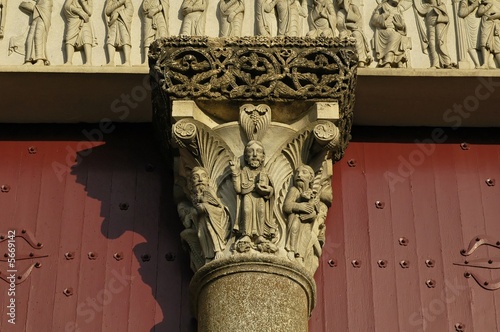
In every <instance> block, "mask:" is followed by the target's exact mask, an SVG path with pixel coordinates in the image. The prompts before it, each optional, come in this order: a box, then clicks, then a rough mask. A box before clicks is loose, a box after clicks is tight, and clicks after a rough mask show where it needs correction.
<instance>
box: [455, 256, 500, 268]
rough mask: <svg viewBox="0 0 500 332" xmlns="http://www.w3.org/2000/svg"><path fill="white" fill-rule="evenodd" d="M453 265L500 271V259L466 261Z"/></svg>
mask: <svg viewBox="0 0 500 332" xmlns="http://www.w3.org/2000/svg"><path fill="white" fill-rule="evenodd" d="M453 265H460V266H470V267H479V268H481V269H492V270H493V269H500V257H493V258H490V259H485V258H480V259H474V260H466V261H463V262H458V263H453Z"/></svg>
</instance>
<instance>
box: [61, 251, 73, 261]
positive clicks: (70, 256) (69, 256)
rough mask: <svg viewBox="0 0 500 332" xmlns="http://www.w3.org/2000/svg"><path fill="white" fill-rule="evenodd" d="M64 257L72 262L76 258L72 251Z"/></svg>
mask: <svg viewBox="0 0 500 332" xmlns="http://www.w3.org/2000/svg"><path fill="white" fill-rule="evenodd" d="M64 257H65V258H66V259H67V260H71V259H73V258H75V253H74V252H72V251H68V252H67V253H65V254H64Z"/></svg>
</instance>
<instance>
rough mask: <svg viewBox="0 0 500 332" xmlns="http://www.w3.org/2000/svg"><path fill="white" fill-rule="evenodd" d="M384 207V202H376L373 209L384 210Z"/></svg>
mask: <svg viewBox="0 0 500 332" xmlns="http://www.w3.org/2000/svg"><path fill="white" fill-rule="evenodd" d="M384 206H385V203H384V202H382V201H376V202H375V207H376V208H377V209H383V208H384Z"/></svg>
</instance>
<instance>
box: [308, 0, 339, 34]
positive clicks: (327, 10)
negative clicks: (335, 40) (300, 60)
mask: <svg viewBox="0 0 500 332" xmlns="http://www.w3.org/2000/svg"><path fill="white" fill-rule="evenodd" d="M308 21H309V29H310V30H309V32H308V33H307V36H309V37H320V36H323V37H334V36H336V35H337V19H336V17H335V9H334V7H333V2H332V1H328V0H314V6H313V8H312V10H311V12H310V13H309V17H308Z"/></svg>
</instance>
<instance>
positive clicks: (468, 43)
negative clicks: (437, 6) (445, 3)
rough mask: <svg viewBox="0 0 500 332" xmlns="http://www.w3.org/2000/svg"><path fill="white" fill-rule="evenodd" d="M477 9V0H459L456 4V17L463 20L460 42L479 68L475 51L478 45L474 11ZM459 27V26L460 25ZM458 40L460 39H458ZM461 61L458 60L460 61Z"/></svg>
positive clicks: (477, 28) (477, 25)
mask: <svg viewBox="0 0 500 332" xmlns="http://www.w3.org/2000/svg"><path fill="white" fill-rule="evenodd" d="M478 7H479V0H460V3H459V4H458V11H457V13H458V17H459V18H460V19H462V20H463V23H464V27H463V28H462V30H465V31H463V33H462V34H461V38H462V39H461V41H459V42H462V43H463V44H465V47H464V48H466V49H467V53H468V54H469V56H470V57H471V59H472V61H473V62H474V65H475V67H476V68H479V66H480V64H479V58H478V54H477V51H478V50H479V44H478V39H477V35H478V31H479V20H478V18H477V17H476V15H475V12H476V9H477V8H478ZM460 26H461V25H460ZM459 38H460V37H459ZM461 60H462V59H459V61H461Z"/></svg>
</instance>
